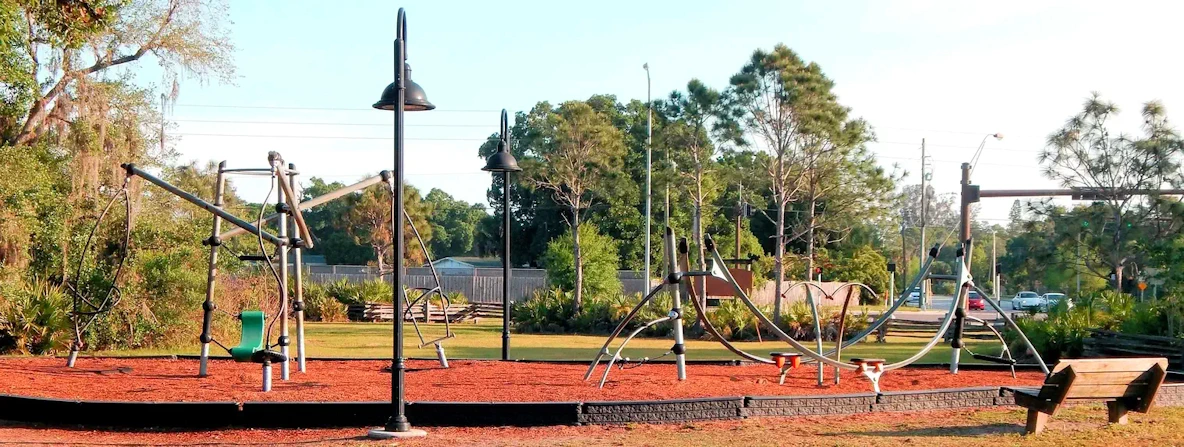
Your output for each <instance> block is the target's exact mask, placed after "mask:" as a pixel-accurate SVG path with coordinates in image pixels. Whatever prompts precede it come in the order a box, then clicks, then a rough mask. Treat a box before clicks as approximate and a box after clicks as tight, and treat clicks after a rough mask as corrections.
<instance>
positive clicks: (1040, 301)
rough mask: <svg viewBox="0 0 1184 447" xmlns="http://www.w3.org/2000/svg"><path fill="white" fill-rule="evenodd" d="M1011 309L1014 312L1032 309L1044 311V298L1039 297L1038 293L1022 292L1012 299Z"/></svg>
mask: <svg viewBox="0 0 1184 447" xmlns="http://www.w3.org/2000/svg"><path fill="white" fill-rule="evenodd" d="M1011 308H1012V309H1014V310H1022V309H1031V308H1037V309H1043V308H1044V298H1043V297H1041V296H1040V295H1037V294H1036V292H1028V291H1024V292H1020V293H1017V294H1015V297H1012V299H1011Z"/></svg>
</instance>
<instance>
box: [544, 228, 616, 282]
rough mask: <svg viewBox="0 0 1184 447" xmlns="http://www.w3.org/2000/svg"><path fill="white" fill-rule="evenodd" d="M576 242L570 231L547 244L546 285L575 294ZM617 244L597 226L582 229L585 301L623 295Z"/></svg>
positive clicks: (545, 258) (581, 253) (545, 259)
mask: <svg viewBox="0 0 1184 447" xmlns="http://www.w3.org/2000/svg"><path fill="white" fill-rule="evenodd" d="M573 246H574V242H573V241H572V237H571V230H568V231H567V232H566V233H564V234H563V235H561V236H559V237H557V238H555V239H554V240H552V241H551V242H549V243H547V250H546V251H545V252H544V253H543V257H542V261H543V266H544V267H545V268H546V269H547V282H548V283H549V284H550V285H551V286H552V287H556V288H559V289H563V290H575V283H576V267H575V265H576V263H575V256H574V254H573V253H572V248H573ZM617 253H618V250H617V241H615V240H613V239H612V238H610V237H608V236H605V235H603V234H600V232H599V230H597V228H596V226H595V225H592V224H590V223H585V224H582V225H580V257H581V258H583V262H584V297H585V298H587V297H589V296H606V295H612V294H616V293H619V292H620V291H621V280H620V279H619V278H617V266H619V265H620V261H619V259H618V257H617Z"/></svg>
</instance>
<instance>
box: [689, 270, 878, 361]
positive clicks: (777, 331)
mask: <svg viewBox="0 0 1184 447" xmlns="http://www.w3.org/2000/svg"><path fill="white" fill-rule="evenodd" d="M711 258H712V260H714V262H716V263H719V264H720V265H724V263H723V258H721V257H720V256H719V251H718V250H712V251H711ZM716 273H717V274H718V275H720V276H722V279H724V280H725V281H727V282H728V283H730V284H732V289H733V290H734V291H735V292H736V296H737V297H739V298H740V300H741V301H743V302H744V305H745V306H747V307H748V310H750V311H752V313H753V314H754V315H756V317H757V319H758V320H760V322H761V323H762V324H764V325H765V326H768V327H769V331H771V332H773V334H774V335H776V336H777V338H780V339H781V340H782V341H784V342H786V343H789V345H790V346H793V348H794V349H797V350H798V351H799V352H801V353H802V354H803V355H805V356H807V357H810V358H813V359H814V360H817V361H819V362H822V363H825V364H828V365H831V366H834V367H837V368H843V369H848V370H852V371H855V370H858V369H859V367H858V366H856V365H850V364H846V363H842V362H836V361H834V360H831V359H829V358H826V357H823V356H822V355H821V354H819V353H817V352H814V350H812V349H810V348H807V347H805V346H802V344H801V343H798V341H797V340H794V339H793V337H790V336H789V334H786V333H785V331H782V330H781V328H779V327H777V325H775V324H773V322H772V321H771V320H769V317H767V316H765V314H764V313H762V312H761V311H760V309H759V308H757V307H756V304H755V303H753V302H752V299H750V298H748V294H747V293H744V289H742V288H740V285H739V284H737V283H736V279H735V278H733V277H732V274H731V273H729V272H728V271H726V270H721V271H718V272H716Z"/></svg>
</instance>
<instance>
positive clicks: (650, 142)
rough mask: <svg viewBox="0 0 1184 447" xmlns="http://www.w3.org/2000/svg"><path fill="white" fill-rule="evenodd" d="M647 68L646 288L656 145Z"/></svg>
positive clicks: (646, 68) (648, 65)
mask: <svg viewBox="0 0 1184 447" xmlns="http://www.w3.org/2000/svg"><path fill="white" fill-rule="evenodd" d="M641 68H644V69H645V107H646V116H645V288H643V289H642V290H646V289H649V287H650V219H651V217H650V216H651V213H650V202H651V200H650V172H651V171H652V170H653V169H652V168H653V164H652V155H653V147H654V105H653V103H652V100H651V99H650V64H649V63H648V62H646V63H645V64H642V65H641Z"/></svg>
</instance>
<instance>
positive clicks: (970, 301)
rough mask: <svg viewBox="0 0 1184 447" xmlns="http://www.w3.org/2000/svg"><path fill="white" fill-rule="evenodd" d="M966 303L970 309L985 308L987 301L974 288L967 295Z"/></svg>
mask: <svg viewBox="0 0 1184 447" xmlns="http://www.w3.org/2000/svg"><path fill="white" fill-rule="evenodd" d="M966 304H967V307H969V308H970V310H987V302H986V301H985V300H983V297H982V296H980V295H979V294H978V292H976V291H974V290H971V291H970V294H969V295H968V296H967V300H966Z"/></svg>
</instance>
